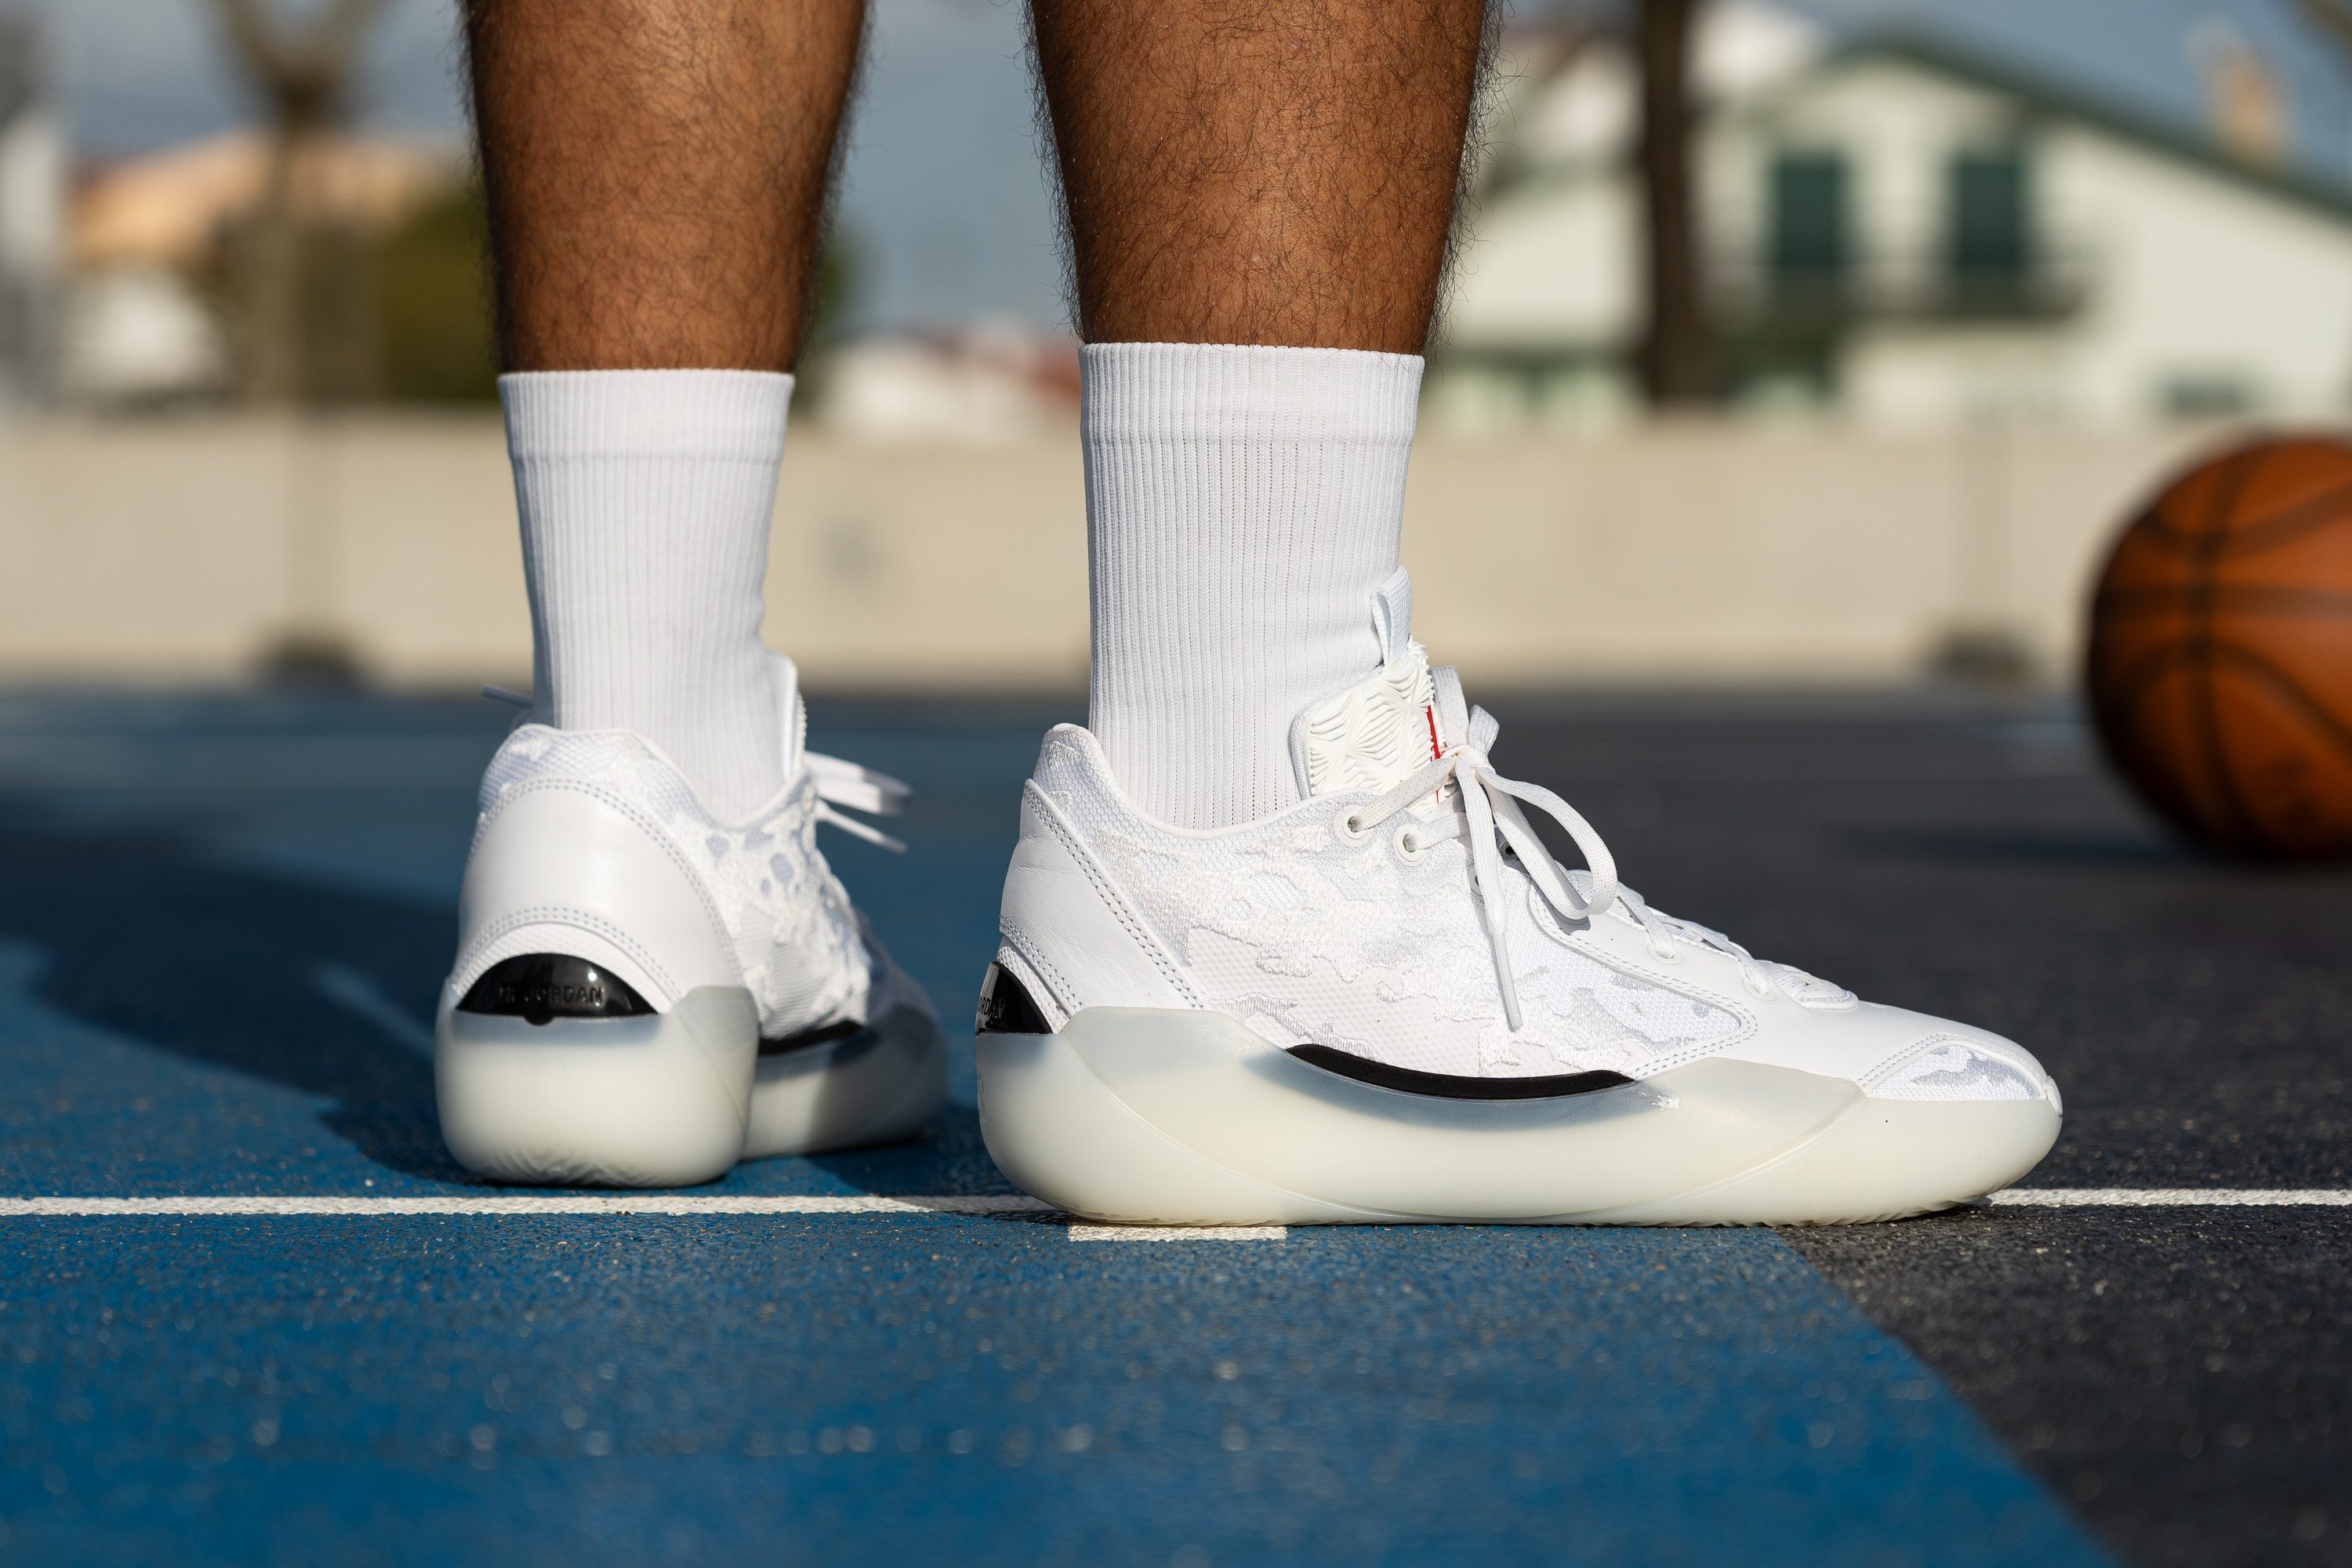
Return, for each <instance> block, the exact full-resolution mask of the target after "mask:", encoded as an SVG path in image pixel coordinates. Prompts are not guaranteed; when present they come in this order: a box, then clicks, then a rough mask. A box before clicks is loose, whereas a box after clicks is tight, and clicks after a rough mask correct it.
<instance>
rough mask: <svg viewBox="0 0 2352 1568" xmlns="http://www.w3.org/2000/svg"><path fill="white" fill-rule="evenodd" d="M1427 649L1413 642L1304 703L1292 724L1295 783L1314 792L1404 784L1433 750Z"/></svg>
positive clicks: (1433, 711)
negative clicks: (1355, 677)
mask: <svg viewBox="0 0 2352 1568" xmlns="http://www.w3.org/2000/svg"><path fill="white" fill-rule="evenodd" d="M1435 704H1436V694H1435V689H1434V688H1433V685H1432V684H1431V680H1430V669H1429V655H1428V654H1427V653H1426V652H1424V651H1423V648H1422V646H1421V645H1420V644H1419V643H1417V642H1410V641H1409V642H1407V643H1406V644H1405V645H1404V651H1403V652H1402V653H1400V654H1398V655H1397V657H1395V658H1391V660H1389V661H1388V663H1386V664H1384V665H1382V666H1381V668H1379V670H1377V671H1376V672H1374V673H1373V674H1371V675H1370V676H1368V677H1366V678H1365V679H1362V680H1360V681H1358V682H1357V683H1356V684H1355V685H1353V686H1350V687H1349V688H1348V689H1346V690H1345V691H1340V692H1336V693H1334V694H1333V695H1331V696H1329V697H1327V698H1325V699H1323V700H1322V701H1320V702H1317V703H1314V704H1312V705H1311V706H1309V707H1308V708H1307V710H1305V711H1304V712H1302V713H1300V714H1299V715H1298V718H1297V720H1296V721H1294V722H1293V723H1292V724H1291V726H1290V750H1291V758H1292V761H1293V762H1294V763H1296V764H1297V768H1298V788H1299V790H1300V792H1301V793H1302V794H1304V795H1307V796H1308V797H1310V798H1312V797H1313V796H1316V795H1345V794H1347V793H1349V792H1350V791H1356V790H1374V791H1378V790H1385V789H1388V788H1390V787H1391V786H1392V785H1394V784H1402V782H1403V781H1404V780H1406V779H1408V778H1410V777H1412V774H1413V773H1416V772H1417V771H1419V770H1420V768H1421V767H1422V766H1423V764H1424V763H1428V762H1429V761H1431V760H1432V759H1433V758H1434V757H1435V756H1436V755H1437V754H1438V733H1439V731H1438V728H1437V724H1438V720H1437V709H1436V705H1435Z"/></svg>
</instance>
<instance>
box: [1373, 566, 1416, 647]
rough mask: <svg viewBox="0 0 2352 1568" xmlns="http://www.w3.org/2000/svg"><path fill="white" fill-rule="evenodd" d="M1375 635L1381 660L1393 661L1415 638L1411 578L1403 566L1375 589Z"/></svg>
mask: <svg viewBox="0 0 2352 1568" xmlns="http://www.w3.org/2000/svg"><path fill="white" fill-rule="evenodd" d="M1372 635H1373V636H1374V637H1378V638H1380V640H1381V664H1383V665H1387V664H1391V663H1392V662H1394V661H1395V660H1396V659H1397V658H1399V657H1400V656H1402V654H1403V652H1404V650H1405V645H1406V644H1407V643H1410V642H1411V641H1412V575H1411V574H1408V573H1407V572H1406V571H1405V569H1404V568H1403V567H1402V566H1400V567H1398V568H1397V569H1396V570H1395V571H1393V572H1391V573H1390V574H1389V578H1388V581H1387V582H1385V583H1382V584H1381V585H1380V586H1379V587H1377V588H1375V589H1373V590H1372Z"/></svg>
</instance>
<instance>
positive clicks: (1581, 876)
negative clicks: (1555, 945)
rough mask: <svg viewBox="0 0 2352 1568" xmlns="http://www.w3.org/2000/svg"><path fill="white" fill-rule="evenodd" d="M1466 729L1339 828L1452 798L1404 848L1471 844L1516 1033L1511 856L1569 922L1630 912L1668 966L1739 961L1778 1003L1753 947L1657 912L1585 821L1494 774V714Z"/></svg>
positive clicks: (1363, 831)
mask: <svg viewBox="0 0 2352 1568" xmlns="http://www.w3.org/2000/svg"><path fill="white" fill-rule="evenodd" d="M1468 729H1469V732H1468V734H1467V736H1466V737H1465V739H1463V740H1462V741H1460V742H1456V743H1455V744H1454V745H1452V746H1448V747H1445V748H1444V749H1443V750H1441V751H1440V752H1438V754H1437V755H1436V756H1434V757H1433V758H1432V759H1430V761H1428V762H1427V763H1423V764H1422V766H1421V768H1420V769H1419V770H1418V771H1417V772H1415V773H1413V774H1412V776H1411V777H1410V778H1407V779H1405V780H1403V781H1402V783H1400V784H1397V785H1396V786H1395V787H1394V788H1392V789H1391V790H1389V791H1388V793H1387V794H1385V795H1381V796H1379V797H1378V798H1377V799H1375V800H1373V801H1371V802H1370V804H1369V805H1358V806H1353V807H1350V808H1349V809H1348V810H1346V811H1344V812H1343V813H1341V815H1340V818H1339V827H1340V830H1341V831H1342V832H1343V833H1344V834H1346V835H1347V836H1348V837H1351V838H1354V837H1364V836H1366V835H1369V834H1370V832H1371V831H1372V830H1373V829H1374V828H1376V827H1378V826H1381V824H1382V823H1384V822H1386V821H1388V820H1389V819H1390V818H1391V817H1393V816H1398V815H1400V814H1401V813H1403V812H1406V811H1410V810H1412V809H1414V808H1415V807H1417V806H1418V805H1420V804H1421V802H1422V801H1423V799H1424V798H1427V797H1431V796H1434V798H1435V799H1436V800H1437V801H1438V802H1439V803H1440V805H1444V803H1445V801H1446V800H1447V798H1448V796H1449V795H1450V796H1451V799H1452V801H1453V803H1454V806H1453V809H1452V810H1450V811H1446V812H1444V814H1443V815H1442V816H1439V817H1438V818H1436V819H1435V820H1433V821H1427V820H1417V821H1416V822H1414V823H1413V824H1412V825H1410V826H1406V827H1404V828H1402V830H1401V831H1400V834H1399V840H1398V841H1399V844H1400V847H1402V848H1403V849H1404V850H1405V851H1406V852H1407V853H1408V854H1417V853H1419V852H1420V851H1421V850H1422V849H1423V848H1424V847H1426V846H1428V845H1431V844H1435V843H1442V842H1444V840H1446V839H1449V838H1460V839H1463V840H1464V841H1465V843H1466V845H1467V846H1468V848H1469V853H1470V886H1471V889H1472V891H1473V892H1474V893H1475V895H1476V897H1477V900H1478V907H1479V912H1480V914H1481V915H1482V916H1483V917H1484V918H1485V921H1486V936H1487V941H1488V942H1490V943H1491V944H1492V946H1493V948H1494V955H1495V983H1496V989H1497V990H1498V991H1499V992H1500V993H1501V994H1502V999H1503V1016H1504V1018H1505V1020H1506V1021H1507V1023H1508V1024H1509V1025H1510V1026H1511V1028H1512V1029H1513V1030H1515V1031H1516V1030H1517V1029H1518V1028H1519V1026H1520V1013H1519V996H1518V986H1517V981H1516V980H1515V979H1514V977H1513V964H1512V962H1511V941H1510V919H1509V911H1508V909H1507V906H1506V905H1505V904H1504V902H1503V900H1504V898H1505V896H1506V895H1507V891H1508V889H1509V886H1510V883H1509V879H1508V875H1507V872H1506V871H1505V869H1504V867H1503V858H1504V857H1505V856H1506V855H1508V856H1509V857H1510V858H1513V859H1515V860H1516V861H1517V862H1518V864H1519V867H1520V868H1521V869H1523V870H1524V871H1526V873H1527V875H1528V880H1529V881H1531V882H1532V883H1533V884H1534V885H1535V888H1536V889H1537V891H1538V892H1539V893H1540V894H1541V895H1542V897H1543V900H1544V901H1545V902H1546V903H1547V904H1549V905H1550V906H1551V908H1552V910H1554V911H1555V912H1556V913H1558V914H1559V916H1560V918H1561V919H1563V920H1566V921H1581V920H1588V919H1591V917H1593V916H1594V915H1596V914H1605V913H1607V912H1608V911H1610V910H1612V909H1617V908H1622V909H1623V910H1625V912H1626V914H1627V915H1629V916H1630V917H1631V918H1632V919H1633V921H1634V922H1635V923H1636V924H1638V925H1640V926H1641V927H1642V929H1643V931H1645V932H1646V933H1647V934H1648V936H1649V939H1650V951H1651V952H1653V953H1654V954H1655V955H1656V956H1657V957H1659V958H1660V959H1662V960H1672V959H1673V958H1674V957H1675V948H1676V945H1677V944H1678V943H1685V942H1686V943H1690V944H1692V945H1695V946H1703V947H1710V948H1713V949H1715V950H1716V951H1717V952H1724V953H1727V954H1729V955H1730V956H1731V957H1732V958H1733V959H1735V960H1736V961H1738V964H1739V970H1740V976H1741V978H1742V980H1743V981H1744V982H1745V983H1746V984H1747V986H1748V990H1749V991H1750V992H1751V993H1753V994H1756V995H1758V996H1764V995H1769V994H1770V992H1771V988H1772V981H1771V977H1770V976H1769V974H1767V973H1765V970H1764V966H1763V965H1762V964H1761V963H1758V962H1757V960H1756V959H1755V958H1754V957H1753V956H1751V955H1750V954H1749V952H1748V950H1747V949H1746V948H1744V947H1742V946H1740V945H1739V944H1738V942H1734V941H1732V940H1731V939H1730V938H1729V937H1727V936H1726V935H1724V934H1723V933H1722V932H1721V931H1716V930H1714V929H1713V928H1711V927H1708V926H1703V925H1699V924H1697V923H1696V921H1685V920H1677V919H1676V918H1675V917H1674V916H1673V915H1670V914H1667V913H1665V912H1664V910H1655V909H1652V908H1651V907H1650V905H1649V903H1648V901H1647V900H1644V899H1643V897H1642V895H1641V894H1639V893H1637V892H1635V891H1633V889H1631V888H1628V887H1624V886H1622V885H1621V884H1620V883H1619V882H1618V880H1617V860H1616V858H1615V857H1614V856H1612V855H1611V854H1610V852H1609V846H1608V845H1607V844H1605V843H1603V842H1602V841H1601V835H1600V834H1599V833H1597V832H1595V831H1594V830H1593V827H1592V825H1591V823H1589V822H1587V821H1586V820H1585V819H1584V816H1583V814H1581V813H1580V812H1579V811H1578V810H1577V809H1576V808H1575V807H1574V806H1572V805H1569V804H1568V802H1567V801H1565V800H1562V799H1561V798H1560V797H1559V795H1555V794H1553V793H1552V792H1551V791H1550V790H1548V789H1546V788H1544V787H1543V786H1542V785H1541V784H1527V783H1524V782H1522V781H1520V780H1518V779H1512V778H1506V777H1504V776H1503V775H1502V774H1501V773H1497V772H1496V770H1495V764H1494V762H1493V760H1492V759H1491V758H1490V757H1489V756H1488V755H1487V752H1488V751H1489V749H1490V748H1492V747H1493V745H1494V743H1495V738H1496V735H1497V734H1499V733H1500V732H1501V731H1502V726H1501V725H1500V724H1499V723H1497V722H1496V719H1495V717H1494V715H1493V714H1491V713H1489V712H1487V711H1486V710H1485V709H1484V708H1474V709H1472V710H1470V722H1469V727H1468ZM1522 802H1524V803H1525V804H1526V805H1531V806H1533V807H1535V808H1536V809H1537V810H1538V811H1540V812H1542V813H1543V814H1544V815H1545V816H1549V817H1550V818H1551V819H1552V820H1553V821H1554V822H1557V823H1558V824H1559V826H1561V827H1562V828H1564V829H1565V830H1566V831H1567V833H1568V836H1569V837H1570V838H1571V839H1573V840H1574V841H1575V843H1576V847H1577V849H1578V851H1579V852H1580V853H1581V854H1582V855H1583V857H1584V864H1585V866H1586V868H1587V869H1585V870H1582V871H1573V872H1571V871H1569V870H1566V869H1564V868H1561V866H1560V865H1559V862H1558V861H1556V860H1554V859H1553V858H1552V857H1551V852H1550V851H1549V850H1548V849H1546V848H1545V847H1544V846H1543V841H1542V840H1541V839H1539V838H1538V837H1536V831H1535V827H1534V826H1533V825H1532V824H1530V823H1529V822H1528V817H1527V813H1526V812H1525V811H1524V810H1522V809H1521V803H1522Z"/></svg>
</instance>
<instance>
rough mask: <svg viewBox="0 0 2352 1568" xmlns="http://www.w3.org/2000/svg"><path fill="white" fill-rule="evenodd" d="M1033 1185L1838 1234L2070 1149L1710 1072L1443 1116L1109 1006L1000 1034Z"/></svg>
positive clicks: (1432, 1104) (1238, 1204) (1163, 1019)
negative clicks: (1824, 1229)
mask: <svg viewBox="0 0 2352 1568" xmlns="http://www.w3.org/2000/svg"><path fill="white" fill-rule="evenodd" d="M979 1066H980V1111H981V1128H982V1135H983V1136H984V1137H985V1139H986V1141H987V1144H988V1150H989V1152H990V1153H991V1154H992V1156H994V1158H995V1160H996V1162H997V1163H998V1165H999V1166H1001V1167H1002V1168H1003V1171H1004V1173H1006V1174H1007V1175H1008V1176H1010V1177H1011V1178H1012V1179H1013V1181H1014V1182H1016V1183H1018V1184H1020V1185H1021V1186H1023V1187H1024V1188H1025V1189H1026V1190H1027V1191H1028V1192H1030V1193H1031V1194H1034V1196H1036V1197H1038V1198H1040V1199H1043V1200H1044V1201H1045V1202H1046V1203H1049V1204H1052V1205H1055V1207H1057V1208H1061V1209H1064V1210H1066V1211H1067V1212H1069V1213H1071V1214H1074V1215H1081V1216H1084V1217H1086V1218H1089V1219H1097V1220H1103V1221H1108V1222H1112V1223H1119V1224H1168V1225H1318V1224H1325V1225H1328V1224H1381V1225H1388V1224H1399V1223H1433V1224H1518V1225H1677V1226H1720V1225H1834V1224H1857V1223H1866V1222H1870V1221H1875V1220H1882V1219H1893V1218H1898V1217H1902V1216H1905V1215H1916V1214H1924V1213H1928V1212H1932V1211H1934V1210H1937V1209H1944V1208H1950V1207H1953V1206H1955V1205H1959V1204H1963V1203H1966V1202H1968V1201H1969V1200H1970V1199H1973V1198H1976V1197H1979V1196H1981V1195H1983V1194H1986V1193H1989V1192H1991V1191H1993V1190H1995V1189H1996V1188H1999V1187H2001V1186H2005V1185H2008V1184H2011V1183H2012V1182H2014V1181H2015V1180H2017V1178H2018V1177H2020V1176H2022V1175H2023V1174H2024V1173H2026V1172H2028V1171H2030V1170H2031V1169H2032V1167H2033V1166H2034V1165H2035V1164H2036V1163H2039V1162H2040V1160H2041V1159H2042V1156H2043V1155H2044V1154H2046V1153H2047V1152H2049V1150H2050V1147H2051V1145H2052V1144H2053V1142H2055V1141H2056V1139H2057V1135H2058V1127H2059V1113H2058V1110H2057V1108H2056V1107H2055V1106H2054V1105H2052V1104H2051V1103H2050V1102H2049V1101H2047V1100H1986V1101H1910V1100H1875V1099H1872V1098H1870V1097H1868V1096H1866V1095H1864V1093H1863V1092H1862V1091H1861V1090H1860V1089H1857V1088H1856V1087H1855V1086H1854V1085H1853V1084H1851V1083H1849V1082H1846V1081H1845V1080H1843V1079H1833V1078H1829V1077H1824V1076H1821V1075H1817V1074H1812V1073H1804V1072H1797V1071H1792V1070H1790V1069H1788V1068H1776V1067H1767V1066H1762V1065H1759V1064H1756V1063H1749V1062H1738V1061H1727V1060H1722V1059H1712V1060H1705V1061H1699V1062H1696V1063H1693V1064H1691V1065H1689V1066H1687V1067H1684V1068H1676V1069H1674V1070H1673V1071H1670V1072H1667V1073H1664V1074H1661V1075H1659V1076H1658V1077H1656V1078H1654V1079H1649V1080H1646V1081H1644V1082H1642V1083H1637V1084H1629V1085H1626V1086H1624V1087H1622V1088H1613V1089H1601V1090H1598V1091H1594V1092H1589V1093H1581V1094H1575V1095H1567V1096H1562V1097H1560V1098H1558V1099H1554V1100H1500V1101H1497V1100H1477V1101H1467V1100H1450V1099H1445V1100H1441V1099H1434V1098H1432V1097H1429V1096H1423V1095H1415V1094H1410V1093H1405V1092H1402V1091H1400V1090H1397V1089H1389V1088H1382V1087H1380V1086H1377V1085H1373V1084H1368V1083H1363V1082H1360V1081H1359V1080H1357V1079H1351V1078H1348V1077H1344V1076H1342V1075H1339V1074H1337V1073H1332V1072H1328V1071H1326V1070H1323V1069H1321V1068H1316V1067H1314V1066H1312V1065H1310V1064H1308V1063H1307V1062H1304V1061H1301V1060H1300V1059H1299V1058H1297V1057H1294V1056H1292V1055H1290V1054H1288V1053H1286V1052H1283V1051H1278V1050H1275V1049H1274V1048H1272V1047H1269V1046H1267V1045H1266V1044H1265V1042H1264V1041H1263V1040H1262V1039H1260V1038H1259V1037H1257V1036H1256V1035H1255V1034H1254V1033H1252V1032H1251V1031H1250V1030H1249V1029H1248V1028H1247V1027H1246V1026H1244V1025H1242V1024H1241V1023H1239V1022H1238V1021H1237V1020H1234V1019H1232V1018H1229V1017H1225V1016H1223V1015H1219V1014H1214V1013H1206V1012H1188V1011H1174V1010H1160V1009H1147V1008H1089V1009H1086V1010H1084V1011H1081V1012H1080V1013H1078V1014H1077V1015H1076V1016H1074V1017H1072V1018H1071V1019H1070V1020H1069V1022H1068V1023H1067V1024H1066V1025H1065V1026H1063V1027H1062V1029H1061V1030H1060V1031H1059V1032H1057V1033H1050V1034H1006V1033H992V1034H983V1035H982V1036H981V1037H980V1042H979Z"/></svg>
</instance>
